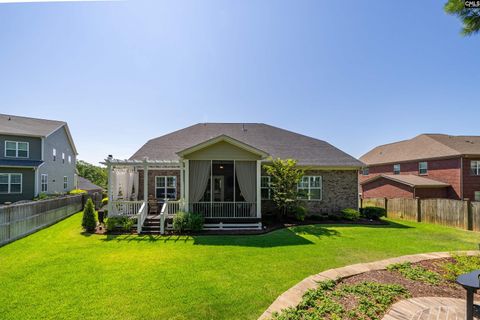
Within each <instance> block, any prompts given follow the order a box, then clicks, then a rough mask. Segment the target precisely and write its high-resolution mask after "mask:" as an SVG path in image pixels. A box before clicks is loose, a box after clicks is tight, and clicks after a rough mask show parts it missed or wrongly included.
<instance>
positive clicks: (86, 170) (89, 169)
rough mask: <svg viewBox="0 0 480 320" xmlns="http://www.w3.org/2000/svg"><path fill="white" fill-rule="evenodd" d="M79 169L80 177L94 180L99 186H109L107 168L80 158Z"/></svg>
mask: <svg viewBox="0 0 480 320" xmlns="http://www.w3.org/2000/svg"><path fill="white" fill-rule="evenodd" d="M77 171H78V175H79V176H80V177H84V178H85V179H88V180H90V181H92V182H93V183H94V184H96V185H97V186H100V187H102V188H107V182H108V173H107V169H106V168H102V167H99V166H95V165H93V164H90V163H88V162H85V161H82V160H78V161H77Z"/></svg>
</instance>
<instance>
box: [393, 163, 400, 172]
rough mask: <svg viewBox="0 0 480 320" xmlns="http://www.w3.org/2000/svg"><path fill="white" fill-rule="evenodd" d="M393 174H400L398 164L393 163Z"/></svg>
mask: <svg viewBox="0 0 480 320" xmlns="http://www.w3.org/2000/svg"><path fill="white" fill-rule="evenodd" d="M393 174H400V165H399V164H394V165H393Z"/></svg>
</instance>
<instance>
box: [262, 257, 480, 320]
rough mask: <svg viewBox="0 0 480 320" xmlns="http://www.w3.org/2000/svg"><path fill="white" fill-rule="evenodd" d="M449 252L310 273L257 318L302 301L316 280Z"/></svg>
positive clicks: (379, 268)
mask: <svg viewBox="0 0 480 320" xmlns="http://www.w3.org/2000/svg"><path fill="white" fill-rule="evenodd" d="M452 253H453V254H466V255H469V256H473V255H478V254H479V253H480V252H479V251H455V252H452ZM452 253H450V252H431V253H421V254H413V255H406V256H400V257H395V258H390V259H385V260H379V261H374V262H367V263H358V264H352V265H349V266H345V267H341V268H335V269H329V270H326V271H323V272H320V273H317V274H315V275H311V276H309V277H307V278H305V279H303V280H302V281H300V282H299V283H297V284H296V285H294V286H293V287H291V288H290V289H288V290H287V291H285V292H284V293H282V294H281V295H280V296H279V297H278V298H277V299H276V300H275V301H274V302H273V303H272V304H271V305H270V306H269V307H268V308H267V310H265V312H264V313H263V314H262V315H261V316H260V317H259V318H258V320H265V319H269V318H271V316H272V314H273V313H274V312H280V311H282V310H283V309H286V308H289V307H295V306H297V305H298V304H299V303H300V301H302V297H303V295H304V294H305V292H307V290H309V289H314V288H316V287H317V285H318V282H321V281H326V280H339V279H342V278H348V277H351V276H355V275H358V274H361V273H365V272H369V271H377V270H384V269H386V268H387V266H389V265H391V264H394V263H403V262H412V263H415V262H420V261H424V260H433V259H441V258H449V257H451V256H452Z"/></svg>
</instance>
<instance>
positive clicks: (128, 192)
mask: <svg viewBox="0 0 480 320" xmlns="http://www.w3.org/2000/svg"><path fill="white" fill-rule="evenodd" d="M126 177H127V186H126V188H125V190H126V192H125V197H126V198H127V199H128V200H130V198H131V197H132V193H133V182H134V179H135V173H134V172H133V171H132V170H128V171H127V174H126Z"/></svg>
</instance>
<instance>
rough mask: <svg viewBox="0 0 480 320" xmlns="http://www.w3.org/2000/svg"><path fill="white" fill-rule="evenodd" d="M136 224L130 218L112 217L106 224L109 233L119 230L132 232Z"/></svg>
mask: <svg viewBox="0 0 480 320" xmlns="http://www.w3.org/2000/svg"><path fill="white" fill-rule="evenodd" d="M134 223H135V222H134V221H133V220H132V219H130V218H129V217H111V218H108V219H107V221H106V223H105V228H107V231H109V232H110V231H114V230H115V229H117V228H121V229H122V230H123V231H126V232H130V231H131V230H132V227H133V224H134Z"/></svg>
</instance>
